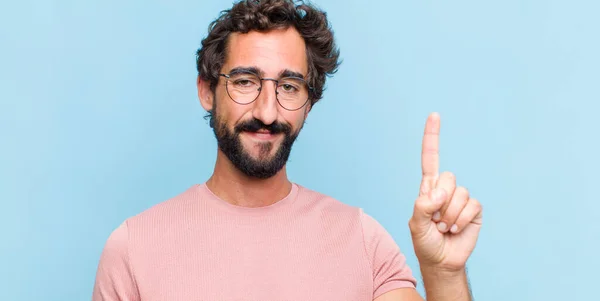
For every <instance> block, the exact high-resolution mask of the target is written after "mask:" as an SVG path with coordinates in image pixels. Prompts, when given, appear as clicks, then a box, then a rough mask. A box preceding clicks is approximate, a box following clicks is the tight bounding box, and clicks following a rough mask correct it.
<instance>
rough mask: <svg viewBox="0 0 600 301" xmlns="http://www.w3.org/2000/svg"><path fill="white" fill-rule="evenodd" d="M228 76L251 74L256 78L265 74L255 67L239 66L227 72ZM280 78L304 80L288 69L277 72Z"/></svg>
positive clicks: (300, 74)
mask: <svg viewBox="0 0 600 301" xmlns="http://www.w3.org/2000/svg"><path fill="white" fill-rule="evenodd" d="M229 73H230V74H235V73H252V74H256V75H258V76H261V77H263V76H264V74H265V72H264V71H263V70H261V69H260V68H258V67H256V66H240V67H235V68H233V69H231V70H229ZM282 77H299V78H302V79H305V77H304V75H303V74H302V73H300V72H296V71H293V70H290V69H285V70H283V71H281V72H279V78H282Z"/></svg>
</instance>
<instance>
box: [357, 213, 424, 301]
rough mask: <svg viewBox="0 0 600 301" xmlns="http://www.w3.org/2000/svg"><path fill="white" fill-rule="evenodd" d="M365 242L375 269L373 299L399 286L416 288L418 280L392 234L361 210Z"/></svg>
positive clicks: (368, 255)
mask: <svg viewBox="0 0 600 301" xmlns="http://www.w3.org/2000/svg"><path fill="white" fill-rule="evenodd" d="M361 220H362V227H363V235H364V243H365V250H366V253H367V257H368V258H369V260H370V263H371V267H372V270H373V299H375V298H377V297H379V296H381V295H383V294H384V293H387V292H389V291H391V290H394V289H398V288H415V287H416V286H417V281H416V279H415V278H414V276H413V274H412V270H411V269H410V267H409V266H408V265H407V264H406V257H405V256H404V254H402V252H401V251H400V248H399V247H398V245H397V244H396V242H395V241H394V239H393V238H392V236H391V235H390V234H389V233H388V232H387V231H386V230H385V229H384V228H383V226H382V225H381V224H379V222H377V221H376V220H375V219H374V218H373V217H371V216H369V215H368V214H366V213H364V212H363V211H362V210H361Z"/></svg>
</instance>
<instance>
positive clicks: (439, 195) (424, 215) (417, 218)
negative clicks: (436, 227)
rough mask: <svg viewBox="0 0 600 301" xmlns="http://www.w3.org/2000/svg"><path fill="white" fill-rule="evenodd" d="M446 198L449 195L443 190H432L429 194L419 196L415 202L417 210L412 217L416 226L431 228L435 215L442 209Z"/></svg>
mask: <svg viewBox="0 0 600 301" xmlns="http://www.w3.org/2000/svg"><path fill="white" fill-rule="evenodd" d="M446 198H447V193H446V191H445V190H444V189H442V188H436V189H432V190H430V191H429V193H427V194H423V195H421V196H419V198H418V199H417V201H416V202H415V209H414V212H413V216H412V221H413V223H414V226H417V227H425V226H429V225H430V224H431V220H432V218H433V214H434V213H436V212H438V211H439V210H440V209H442V207H443V206H444V201H445V200H446Z"/></svg>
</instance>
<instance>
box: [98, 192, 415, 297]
mask: <svg viewBox="0 0 600 301" xmlns="http://www.w3.org/2000/svg"><path fill="white" fill-rule="evenodd" d="M415 286H416V280H415V278H414V277H413V275H412V272H411V269H410V268H409V267H408V266H407V265H406V261H405V257H404V255H403V254H402V253H401V251H400V249H399V248H398V246H397V245H396V243H395V242H394V240H393V238H392V237H391V236H390V235H389V234H388V232H386V230H385V229H384V228H383V227H382V226H381V225H380V224H379V223H378V222H377V221H375V220H374V219H373V218H372V217H370V216H369V215H367V214H365V213H364V212H363V211H362V210H361V209H359V208H355V207H352V206H349V205H346V204H343V203H341V202H339V201H337V200H335V199H332V198H330V197H328V196H325V195H323V194H320V193H318V192H315V191H312V190H309V189H307V188H304V187H302V186H300V185H297V184H294V185H292V190H291V191H290V193H289V195H288V196H287V197H285V198H284V199H283V200H281V201H279V202H277V203H275V204H273V205H270V206H267V207H260V208H247V207H240V206H235V205H232V204H230V203H227V202H225V201H223V200H221V199H219V198H218V197H217V196H215V195H214V194H213V193H212V192H211V191H210V190H209V189H208V187H207V186H206V184H200V185H194V186H192V187H191V188H190V189H188V190H187V191H185V192H184V193H182V194H180V195H179V196H177V197H175V198H173V199H171V200H168V201H166V202H163V203H160V204H158V205H156V206H154V207H152V208H150V209H148V210H146V211H144V212H142V213H141V214H139V215H137V216H134V217H131V218H129V219H127V220H126V221H125V222H124V223H123V224H121V225H120V226H119V227H118V228H117V229H116V230H115V231H114V232H113V233H112V234H111V235H110V237H109V238H108V241H107V242H106V246H105V248H104V250H103V252H102V256H101V258H100V263H99V267H98V271H97V275H96V283H95V286H94V291H93V301H100V300H144V301H151V300H153V301H154V300H156V301H177V300H182V301H183V300H185V301H190V300H211V301H217V300H227V301H230V300H256V301H267V300H269V301H271V300H272V301H284V300H285V301H288V300H289V301H292V300H299V301H308V300H311V301H314V300H344V301H352V300H357V301H358V300H361V301H372V300H373V299H374V298H376V297H378V296H380V295H381V294H383V293H385V292H388V291H390V290H393V289H397V288H414V287H415Z"/></svg>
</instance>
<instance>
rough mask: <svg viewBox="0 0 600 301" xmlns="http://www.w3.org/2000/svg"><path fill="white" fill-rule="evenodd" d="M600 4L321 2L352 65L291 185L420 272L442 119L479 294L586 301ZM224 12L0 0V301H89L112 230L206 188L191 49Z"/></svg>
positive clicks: (592, 260) (595, 209) (595, 219)
mask: <svg viewBox="0 0 600 301" xmlns="http://www.w3.org/2000/svg"><path fill="white" fill-rule="evenodd" d="M598 3H599V2H597V1H581V0H578V1H549V0H543V1H542V0H540V1H523V0H505V1H474V0H473V1H466V0H459V1H391V0H371V1H368V2H365V1H343V2H337V1H332V0H322V1H318V2H317V4H318V5H319V6H320V7H322V8H323V9H325V10H326V11H327V12H328V15H329V17H330V20H331V22H332V25H333V27H334V30H335V32H336V35H337V39H338V43H339V46H340V47H341V50H342V57H343V60H344V62H343V64H342V66H341V68H340V71H339V73H338V74H337V75H336V76H334V77H333V78H332V79H331V80H330V81H328V89H327V90H326V92H325V98H324V99H323V100H322V102H321V103H319V104H317V105H316V107H315V108H314V110H313V111H312V112H311V114H310V116H309V119H308V122H307V125H306V126H305V129H304V131H303V133H302V134H301V135H300V138H299V140H298V142H297V144H296V146H295V148H294V150H293V153H292V156H291V161H290V162H289V174H290V177H291V179H292V180H293V181H295V182H298V183H300V184H302V185H304V186H307V187H309V188H312V189H315V190H318V191H321V192H323V193H326V194H329V195H331V196H333V197H335V198H338V199H339V200H341V201H343V202H345V203H348V204H351V205H355V206H360V207H363V208H364V209H365V210H366V211H367V213H369V214H371V215H373V216H374V217H375V218H376V219H378V220H379V221H380V222H381V223H382V224H383V225H384V226H385V227H386V228H387V229H388V231H389V232H390V233H392V235H393V236H394V238H395V239H396V241H397V242H398V244H399V245H400V247H401V248H402V250H403V251H404V252H405V254H406V256H407V257H408V260H409V264H410V265H411V266H412V267H413V268H414V269H415V272H416V273H417V276H418V277H419V275H418V268H417V267H418V264H417V261H416V258H415V256H414V252H413V249H412V243H411V240H410V234H409V232H408V226H407V221H408V218H409V217H410V214H411V212H412V206H413V201H414V199H415V195H416V193H417V191H418V186H419V180H420V146H421V137H422V132H423V125H424V121H425V118H426V117H427V115H428V114H429V113H430V112H432V111H438V112H440V113H441V116H442V136H441V165H442V170H450V171H452V172H454V173H455V174H456V175H457V178H458V181H459V184H461V185H464V186H467V187H468V188H469V189H470V190H471V192H472V194H473V195H474V196H475V197H477V198H478V199H479V200H480V201H481V202H482V203H483V205H484V210H485V214H484V227H483V229H482V233H481V236H480V240H479V243H478V246H477V248H476V250H475V253H474V254H473V255H472V257H471V259H470V261H469V273H470V280H471V284H472V287H473V292H474V295H475V297H476V298H477V300H488V301H496V300H497V301H500V300H584V299H585V300H589V299H590V298H594V297H595V296H597V281H598V276H597V275H598V274H597V271H598V270H600V262H599V259H598V255H597V251H596V250H597V248H598V242H599V238H600V223H599V217H600V215H599V212H600V205H599V203H600V202H599V199H598V197H597V195H598V192H597V190H598V188H599V185H598V183H599V178H598V176H597V172H598V168H599V167H600V164H599V159H598V153H599V151H598V146H599V135H598V131H599V130H600V127H599V126H598V121H597V118H598V111H599V109H600V106H599V105H598V102H599V100H600V91H599V86H600V85H599V83H600V76H599V75H600V74H599V70H600V59H599V58H600V56H599V55H598V54H599V53H600V39H599V38H598V32H599V29H600V19H599V18H598V11H600V5H599V4H598ZM230 4H231V1H189V0H188V1H123V2H121V1H106V0H103V1H93V2H92V1H67V0H64V1H10V2H9V1H4V2H3V3H2V8H1V9H0V45H1V46H0V63H1V64H0V142H1V147H0V202H1V207H0V208H1V209H0V229H2V238H1V239H0V243H1V249H0V300H89V299H90V297H91V291H92V287H93V283H94V277H95V271H96V267H97V262H98V259H99V256H100V252H101V251H102V248H103V245H104V243H105V240H106V238H107V237H108V235H109V234H110V232H111V231H112V230H113V229H114V228H115V227H117V226H118V225H119V224H120V223H121V222H122V221H123V220H124V219H126V218H127V217H129V216H132V215H134V214H137V213H139V212H141V211H143V210H144V209H146V208H148V207H150V206H152V205H154V204H156V203H159V202H162V201H164V200H166V199H167V198H170V197H172V196H174V195H177V194H179V193H180V192H182V191H183V190H185V189H187V188H188V187H189V186H190V185H192V184H195V183H200V182H203V181H204V180H206V179H207V178H208V177H209V176H210V174H211V172H212V168H213V164H214V159H215V152H216V143H215V139H214V137H213V135H212V132H211V130H210V128H209V127H208V124H207V121H206V120H204V119H203V118H202V117H203V116H204V112H203V110H202V108H201V107H200V104H199V103H198V100H197V97H196V90H195V89H196V88H195V80H196V71H195V51H196V49H197V48H198V46H199V44H200V40H201V39H202V38H203V37H204V36H205V35H206V30H207V27H208V23H209V22H210V21H211V20H213V19H214V18H215V17H216V16H217V14H218V12H219V11H220V10H222V9H226V8H228V7H229V6H230ZM422 288H423V287H422V286H420V288H419V289H420V291H421V292H422Z"/></svg>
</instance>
